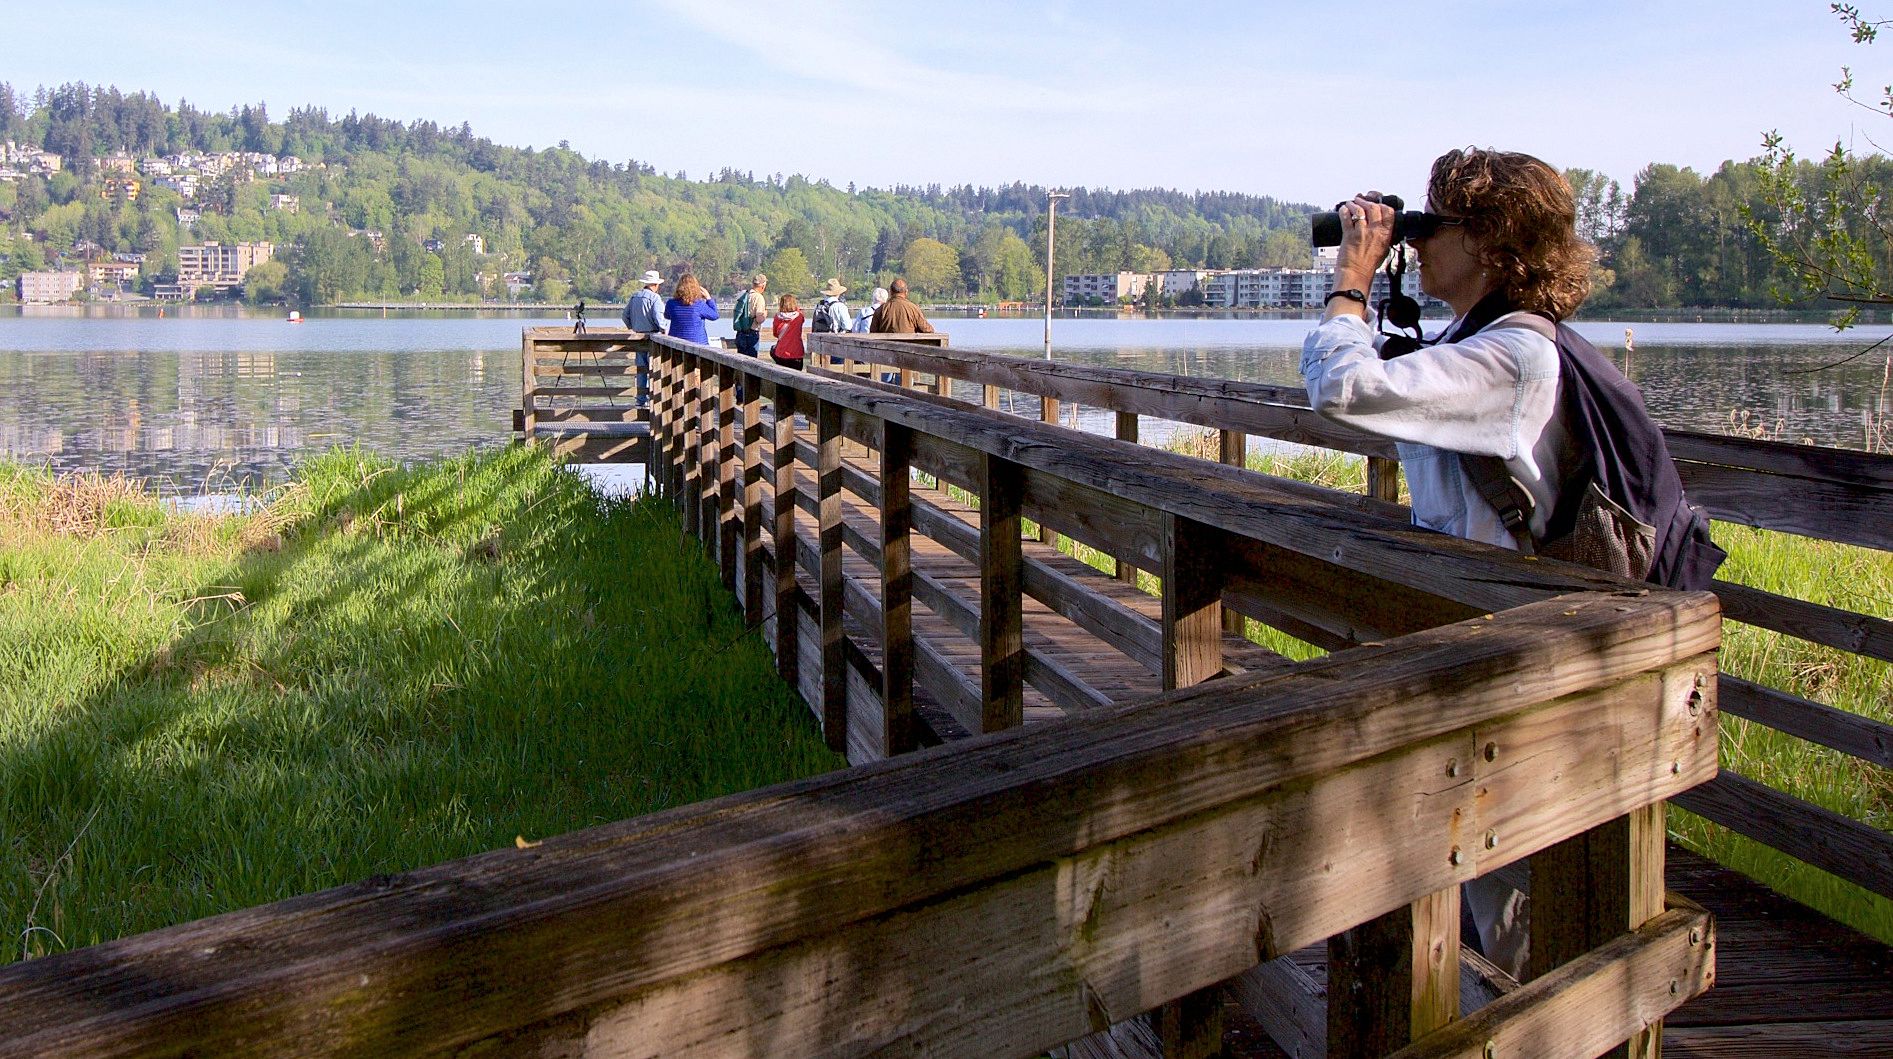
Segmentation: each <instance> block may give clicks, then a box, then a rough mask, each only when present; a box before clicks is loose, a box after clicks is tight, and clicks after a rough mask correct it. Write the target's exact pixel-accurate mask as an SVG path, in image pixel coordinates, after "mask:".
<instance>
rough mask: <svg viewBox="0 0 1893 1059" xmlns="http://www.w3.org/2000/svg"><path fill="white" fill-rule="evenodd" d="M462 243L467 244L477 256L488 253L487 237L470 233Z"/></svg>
mask: <svg viewBox="0 0 1893 1059" xmlns="http://www.w3.org/2000/svg"><path fill="white" fill-rule="evenodd" d="M461 242H463V243H465V244H467V249H469V250H471V251H473V252H474V253H476V254H485V253H486V237H485V236H482V235H478V234H475V233H473V232H468V233H467V236H466V238H464V239H462V240H461Z"/></svg>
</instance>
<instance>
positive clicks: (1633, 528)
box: [1459, 309, 1729, 590]
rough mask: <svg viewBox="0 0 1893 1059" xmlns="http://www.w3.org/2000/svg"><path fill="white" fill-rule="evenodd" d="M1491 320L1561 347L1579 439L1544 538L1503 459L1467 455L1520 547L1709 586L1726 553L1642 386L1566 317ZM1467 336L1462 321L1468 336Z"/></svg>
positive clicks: (1569, 421) (1566, 398)
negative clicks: (1693, 502) (1689, 491)
mask: <svg viewBox="0 0 1893 1059" xmlns="http://www.w3.org/2000/svg"><path fill="white" fill-rule="evenodd" d="M1477 315H1481V314H1479V312H1478V309H1475V310H1474V312H1473V313H1471V314H1468V316H1469V319H1468V320H1467V323H1471V322H1472V319H1471V317H1474V316H1477ZM1488 319H1491V317H1488ZM1491 326H1493V327H1520V328H1525V329H1528V330H1532V331H1536V332H1538V333H1539V334H1541V335H1544V336H1545V337H1546V338H1549V339H1551V340H1552V342H1553V343H1555V344H1556V345H1557V347H1558V381H1559V410H1560V412H1561V413H1562V414H1563V416H1564V424H1565V428H1566V429H1567V431H1569V433H1570V438H1571V449H1572V451H1571V455H1572V457H1573V459H1571V460H1570V461H1569V462H1568V469H1567V470H1566V471H1565V478H1564V481H1563V482H1562V483H1561V484H1560V486H1559V489H1558V499H1557V506H1556V508H1555V509H1554V510H1553V511H1552V512H1551V515H1550V517H1549V518H1548V519H1547V520H1546V524H1545V534H1544V537H1543V538H1542V539H1534V538H1533V536H1532V534H1531V529H1530V526H1531V514H1532V506H1533V504H1532V497H1531V494H1530V493H1529V492H1527V491H1526V490H1525V488H1524V487H1523V486H1521V485H1519V484H1518V483H1517V482H1516V481H1514V480H1513V479H1512V476H1511V474H1510V472H1509V471H1508V470H1507V469H1506V466H1505V461H1504V460H1501V459H1499V458H1498V457H1496V456H1468V455H1466V454H1464V453H1461V454H1460V456H1459V460H1460V463H1461V465H1462V466H1463V467H1464V468H1465V471H1466V476H1467V478H1468V479H1469V480H1470V481H1471V482H1472V483H1473V485H1474V487H1475V488H1477V489H1478V490H1479V495H1480V496H1482V497H1484V498H1485V499H1486V502H1487V503H1490V504H1491V505H1492V506H1493V508H1494V509H1496V510H1497V511H1498V513H1499V518H1500V520H1501V521H1503V522H1504V523H1505V527H1506V529H1507V530H1508V531H1509V532H1510V533H1511V534H1512V538H1513V540H1515V541H1517V542H1518V546H1519V550H1520V551H1522V552H1524V553H1525V554H1527V555H1548V556H1550V557H1552V558H1554V559H1566V560H1569V561H1571V562H1576V563H1583V564H1584V565H1586V566H1593V567H1597V568H1598V569H1600V570H1608V571H1610V572H1611V573H1615V574H1621V575H1623V576H1625V577H1632V578H1639V579H1641V580H1644V581H1648V582H1650V583H1651V584H1656V585H1662V586H1664V587H1666V588H1680V589H1692V590H1694V589H1707V588H1708V587H1709V585H1710V582H1711V581H1713V580H1714V578H1715V572H1716V568H1717V567H1719V566H1721V565H1722V562H1723V560H1725V559H1727V558H1728V557H1729V556H1728V553H1727V552H1725V551H1723V550H1722V549H1721V548H1719V547H1717V546H1716V543H1715V541H1713V540H1711V539H1710V538H1709V520H1708V519H1707V518H1705V517H1704V516H1703V513H1702V512H1701V511H1698V510H1697V509H1695V508H1693V507H1691V506H1690V505H1689V502H1688V500H1687V499H1685V498H1684V496H1683V482H1682V479H1681V478H1680V477H1679V476H1678V475H1677V473H1676V464H1675V463H1674V462H1673V461H1672V460H1671V459H1670V453H1669V446H1668V445H1667V444H1665V443H1664V441H1663V430H1662V428H1661V427H1659V426H1657V425H1656V422H1655V420H1652V419H1651V418H1650V413H1649V411H1648V410H1647V409H1645V408H1644V405H1643V394H1642V393H1641V392H1639V391H1638V390H1637V387H1636V385H1635V384H1634V383H1632V382H1631V381H1630V380H1629V379H1626V378H1624V376H1623V373H1622V372H1619V371H1618V370H1617V367H1616V365H1614V364H1612V363H1611V362H1610V359H1609V358H1608V357H1606V356H1604V355H1603V354H1602V353H1599V352H1598V351H1597V347H1595V346H1593V345H1591V344H1590V342H1589V341H1587V340H1586V339H1585V338H1584V336H1582V335H1580V334H1578V333H1577V332H1576V331H1574V330H1572V329H1571V328H1570V327H1568V326H1566V325H1564V324H1561V323H1553V322H1552V321H1550V320H1549V319H1546V318H1545V317H1543V316H1538V315H1536V314H1529V313H1519V314H1515V315H1513V316H1512V317H1511V318H1510V319H1506V320H1504V321H1502V322H1500V323H1496V324H1493V325H1491ZM1467 333H1470V331H1468V329H1467V328H1466V327H1465V326H1463V325H1462V327H1461V328H1460V334H1461V335H1464V334H1467Z"/></svg>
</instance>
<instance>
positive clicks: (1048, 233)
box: [1045, 191, 1071, 360]
mask: <svg viewBox="0 0 1893 1059" xmlns="http://www.w3.org/2000/svg"><path fill="white" fill-rule="evenodd" d="M1068 198H1071V196H1070V195H1067V194H1065V193H1064V192H1062V191H1053V192H1049V193H1047V195H1046V196H1045V199H1046V204H1045V205H1046V209H1045V359H1046V360H1050V359H1052V262H1053V260H1054V259H1053V257H1052V248H1053V246H1054V245H1055V239H1054V235H1055V233H1056V232H1057V231H1058V200H1059V199H1068Z"/></svg>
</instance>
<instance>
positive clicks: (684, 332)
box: [664, 272, 716, 345]
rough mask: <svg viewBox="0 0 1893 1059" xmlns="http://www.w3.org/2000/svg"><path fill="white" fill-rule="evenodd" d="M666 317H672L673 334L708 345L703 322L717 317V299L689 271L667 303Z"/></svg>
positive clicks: (672, 335)
mask: <svg viewBox="0 0 1893 1059" xmlns="http://www.w3.org/2000/svg"><path fill="white" fill-rule="evenodd" d="M664 319H666V320H669V321H670V337H672V338H680V339H683V340H684V341H685V342H697V343H701V344H703V345H709V343H710V335H709V333H708V332H707V331H705V330H704V329H703V322H704V321H705V320H714V319H716V299H715V298H712V297H710V295H709V294H708V293H707V292H706V291H705V290H704V289H703V284H701V283H698V282H697V277H696V275H695V274H693V273H690V272H686V273H684V274H683V277H682V278H681V279H679V280H678V281H677V289H676V290H674V291H672V292H671V295H670V300H669V301H667V302H665V303H664Z"/></svg>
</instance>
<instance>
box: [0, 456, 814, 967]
mask: <svg viewBox="0 0 1893 1059" xmlns="http://www.w3.org/2000/svg"><path fill="white" fill-rule="evenodd" d="M256 500H257V504H256V505H255V509H254V510H252V511H250V512H249V513H247V514H240V515H227V516H218V517H206V516H199V515H191V514H184V513H180V512H177V511H175V510H172V509H170V508H168V507H167V506H166V505H164V504H162V503H160V502H159V501H158V500H157V499H156V498H154V497H153V496H151V495H149V494H148V493H146V492H144V491H143V490H142V489H141V488H139V487H138V486H137V485H136V484H135V483H129V482H125V481H122V480H117V479H97V478H53V477H50V476H48V475H46V474H44V473H41V472H36V471H30V470H24V469H21V468H18V467H5V468H0V961H6V960H14V959H20V958H26V957H33V956H37V955H41V954H44V953H49V952H54V951H59V950H63V949H68V948H73V947H77V946H81V945H86V944H91V943H94V942H98V941H103V940H106V939H110V938H115V937H119V936H123V935H126V934H131V933H136V932H139V931H144V930H149V929H153V928H156V927H160V926H164V925H167V924H171V923H176V922H180V921H184V920H188V919H193V918H197V917H200V916H204V915H210V914H213V913H216V912H221V911H226V910H229V909H234V908H239V907H244V906H247V905H252V904H257V903H260V902H265V901H270V900H275V899H278V898H283V897H287V896H290V895H293V894H298V893H304V892H307V891H311V890H315V889H320V888H322V887H327V886H331V885H335V884H338V883H342V882H346V881H350V880H355V879H360V878H364V877H366V876H370V875H375V874H379V873H385V872H395V871H401V870H404V869H408V868H413V867H417V866H420V865H425V864H430V863H435V862H438V861H441V860H445V859H449V858H453V857H458V856H464V855H467V854H471V853H475V852H479V851H481V850H486V849H492V848H495V847H500V846H506V845H509V844H512V843H514V842H515V841H516V840H519V839H521V838H523V839H525V840H527V841H531V840H533V839H536V838H538V837H541V836H544V835H547V834H553V833H557V832H562V831H567V830H570V829H573V828H578V827H583V826H587V825H590V824H595V823H601V822H605V821H610V820H616V819H621V818H625V817H630V816H635V815H638V814H641V813H646V812H651V811H654V810H658V809H663V808H665V807H668V806H674V805H681V804H685V803H688V802H693V801H698V800H701V799H704V798H709V797H713V796H716V795H719V794H723V793H728V792H732V791H738V790H745V789H750V788H754V787H757V786H761V785H764V784H768V783H772V782H776V781H780V780H785V779H790V778H793V777H798V776H805V775H810V774H813V773H817V772H821V771H824V770H827V769H831V768H835V767H838V766H839V765H840V764H842V762H841V761H840V760H839V759H838V758H836V757H835V756H834V755H832V754H831V753H829V752H828V751H827V750H826V749H825V748H824V747H823V746H822V744H821V741H820V738H819V735H818V734H816V732H815V730H814V726H813V725H812V724H811V723H810V719H809V716H808V713H807V710H806V708H805V707H804V706H803V705H802V704H801V702H800V700H799V699H797V698H795V697H794V695H793V694H792V693H791V692H790V690H789V689H788V688H787V687H786V686H785V685H783V684H782V683H781V682H780V681H779V680H778V679H777V678H776V676H775V673H774V669H773V666H772V664H771V658H770V655H769V653H768V651H767V650H766V648H765V647H764V645H763V644H762V643H761V642H760V639H759V636H758V635H757V634H756V633H755V632H754V631H753V630H749V629H746V628H745V627H744V625H743V622H742V620H741V616H740V614H738V613H737V611H736V610H735V608H734V606H733V603H732V601H731V600H730V599H729V597H728V595H727V593H725V592H724V591H723V588H722V586H721V583H720V581H719V580H718V577H717V574H716V571H715V569H714V568H713V567H712V566H711V565H710V564H709V563H708V562H707V561H706V560H705V559H704V558H703V555H702V553H701V551H700V550H699V549H698V548H697V547H696V545H694V544H693V543H691V542H689V541H688V540H686V539H685V538H684V537H683V535H682V534H681V531H680V529H679V526H678V522H677V519H676V517H675V514H674V512H673V511H672V510H671V509H670V508H669V506H668V505H666V504H664V503H662V502H661V501H656V500H653V499H649V498H645V499H631V500H609V499H601V498H598V497H596V496H594V495H593V494H592V492H591V491H590V490H589V489H588V488H587V487H586V486H585V485H584V483H583V482H581V481H580V480H578V479H577V478H576V476H573V475H571V474H568V473H565V472H563V471H560V470H559V469H558V468H557V467H556V466H555V465H554V464H553V463H551V462H550V461H549V460H548V459H546V458H545V457H544V456H543V455H542V454H540V453H538V452H537V451H536V450H533V449H530V448H513V449H508V450H505V451H502V452H495V453H490V454H484V455H469V456H466V457H463V458H460V459H455V460H448V461H445V462H442V463H438V464H433V465H429V466H425V467H416V468H403V467H398V466H396V465H394V464H392V463H389V462H387V461H385V460H381V459H378V458H375V457H373V456H369V455H366V454H363V453H359V452H348V451H335V452H331V453H329V454H327V455H324V456H321V457H318V458H315V459H313V460H311V461H310V462H309V463H308V464H307V465H305V466H304V467H303V468H302V469H301V471H300V472H299V474H298V476H297V477H296V478H295V480H294V481H293V482H291V483H290V484H289V485H288V486H286V487H284V488H282V489H281V490H279V491H277V492H275V493H273V494H270V495H267V496H262V497H258V498H256Z"/></svg>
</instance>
